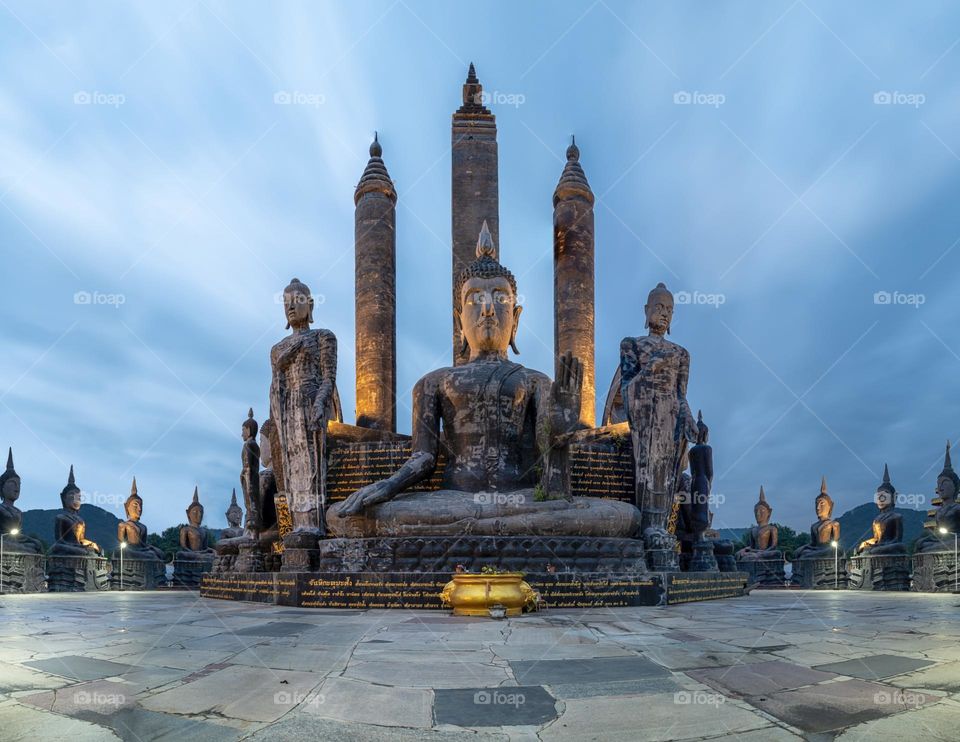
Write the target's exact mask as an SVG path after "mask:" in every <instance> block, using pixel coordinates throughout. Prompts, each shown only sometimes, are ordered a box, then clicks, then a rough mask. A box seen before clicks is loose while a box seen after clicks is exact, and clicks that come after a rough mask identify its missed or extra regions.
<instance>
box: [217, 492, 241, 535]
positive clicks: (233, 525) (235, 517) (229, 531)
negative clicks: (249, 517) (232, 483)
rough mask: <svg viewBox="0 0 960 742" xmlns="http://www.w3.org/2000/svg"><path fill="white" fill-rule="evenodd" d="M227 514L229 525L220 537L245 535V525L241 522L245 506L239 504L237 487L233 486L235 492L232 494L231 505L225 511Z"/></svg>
mask: <svg viewBox="0 0 960 742" xmlns="http://www.w3.org/2000/svg"><path fill="white" fill-rule="evenodd" d="M225 515H226V516H227V527H226V528H224V529H223V530H222V531H220V538H221V539H224V538H237V537H239V536H242V535H243V527H242V526H241V525H240V522H241V521H242V520H243V508H241V507H240V506H239V505H238V504H237V488H236V487H234V488H233V494H231V495H230V506H229V507H228V508H227V512H226V513H225Z"/></svg>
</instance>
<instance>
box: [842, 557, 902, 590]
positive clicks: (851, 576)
mask: <svg viewBox="0 0 960 742" xmlns="http://www.w3.org/2000/svg"><path fill="white" fill-rule="evenodd" d="M910 567H911V564H910V557H909V556H907V555H906V554H893V555H887V556H855V557H850V559H849V560H848V561H847V575H848V580H847V587H848V588H850V589H851V590H892V591H895V592H899V591H902V590H909V589H910Z"/></svg>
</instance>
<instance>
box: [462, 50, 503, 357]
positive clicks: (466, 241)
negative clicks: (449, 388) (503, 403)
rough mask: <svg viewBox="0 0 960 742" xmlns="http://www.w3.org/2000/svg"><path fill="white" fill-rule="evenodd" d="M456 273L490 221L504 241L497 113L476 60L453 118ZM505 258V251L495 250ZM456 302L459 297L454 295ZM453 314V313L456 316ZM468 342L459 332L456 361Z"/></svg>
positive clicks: (495, 238) (494, 233) (469, 259)
mask: <svg viewBox="0 0 960 742" xmlns="http://www.w3.org/2000/svg"><path fill="white" fill-rule="evenodd" d="M452 161H453V171H452V180H451V184H452V189H451V207H452V209H451V210H452V215H453V219H452V222H453V223H452V251H453V260H452V274H451V285H452V286H455V285H456V281H457V275H458V274H459V273H460V271H461V270H463V268H464V267H466V266H467V265H469V264H470V263H471V262H473V259H474V257H475V252H476V246H477V235H478V234H479V233H480V229H481V227H482V225H483V222H484V221H486V222H487V225H488V227H489V229H490V234H491V236H492V237H493V243H494V245H497V246H499V245H500V196H499V185H498V175H497V124H496V118H495V117H494V115H493V114H492V113H490V111H489V110H488V109H487V107H486V106H485V105H484V103H483V86H482V85H481V84H480V80H479V78H477V71H476V69H475V68H474V66H473V63H472V62H471V63H470V69H469V70H468V72H467V79H466V82H465V83H464V84H463V105H461V106H460V108H459V109H457V111H456V112H455V113H454V114H453V122H452ZM494 257H495V258H499V255H495V256H494ZM453 299H454V300H453V303H452V305H451V306H453V305H455V304H456V297H453ZM451 319H452V318H451ZM461 345H462V343H461V341H460V337H459V335H458V333H457V331H456V328H454V331H453V362H454V364H455V365H460V364H462V363H464V362H466V360H467V356H466V355H465V354H461V353H459V352H458V348H460V347H461Z"/></svg>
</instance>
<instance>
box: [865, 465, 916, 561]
mask: <svg viewBox="0 0 960 742" xmlns="http://www.w3.org/2000/svg"><path fill="white" fill-rule="evenodd" d="M874 502H875V503H876V505H877V509H878V510H879V511H880V512H879V513H877V517H876V518H874V519H873V524H872V530H873V536H871V537H870V538H868V539H866V540H865V541H861V542H860V544H859V545H858V546H857V548H856V553H857V554H866V555H869V556H886V555H900V554H906V553H907V547H906V545H905V544H904V543H903V516H901V515H900V513H898V512H897V511H896V510H895V506H896V502H897V490H896V489H895V488H894V486H893V484H891V482H890V471H889V469H887V465H886V464H884V465H883V482H882V483H881V484H880V486H879V487H877V494H876V495H874Z"/></svg>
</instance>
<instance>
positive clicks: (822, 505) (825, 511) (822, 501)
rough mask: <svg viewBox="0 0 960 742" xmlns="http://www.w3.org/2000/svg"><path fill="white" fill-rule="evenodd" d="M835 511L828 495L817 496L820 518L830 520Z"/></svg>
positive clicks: (818, 515)
mask: <svg viewBox="0 0 960 742" xmlns="http://www.w3.org/2000/svg"><path fill="white" fill-rule="evenodd" d="M832 513H833V505H831V504H830V501H829V500H828V499H827V498H826V497H818V498H817V517H818V518H819V519H820V520H829V518H830V516H831V514H832Z"/></svg>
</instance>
